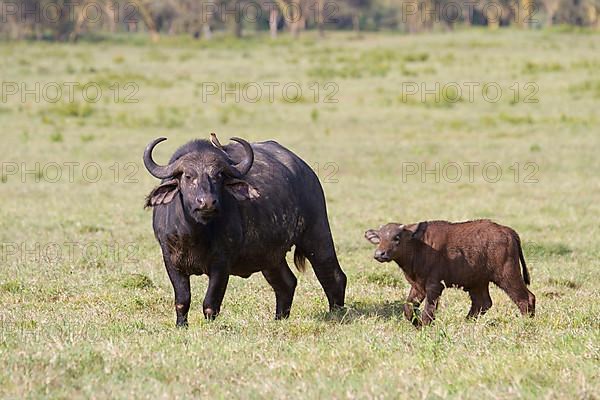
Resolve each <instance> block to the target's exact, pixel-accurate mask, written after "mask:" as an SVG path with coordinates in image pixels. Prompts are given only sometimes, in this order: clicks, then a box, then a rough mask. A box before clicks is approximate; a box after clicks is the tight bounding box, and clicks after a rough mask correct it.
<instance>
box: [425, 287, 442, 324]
mask: <svg viewBox="0 0 600 400" xmlns="http://www.w3.org/2000/svg"><path fill="white" fill-rule="evenodd" d="M443 291H444V286H443V285H442V283H441V282H439V281H438V282H429V283H427V286H426V287H425V293H426V296H425V307H424V308H423V313H422V314H421V321H422V323H423V325H429V324H430V323H431V322H432V321H433V320H434V318H435V317H434V313H435V310H436V309H437V304H438V300H439V298H440V296H441V295H442V292H443Z"/></svg>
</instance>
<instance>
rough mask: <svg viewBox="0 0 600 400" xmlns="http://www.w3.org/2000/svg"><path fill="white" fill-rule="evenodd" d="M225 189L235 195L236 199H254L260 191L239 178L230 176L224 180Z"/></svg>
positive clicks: (258, 195)
mask: <svg viewBox="0 0 600 400" xmlns="http://www.w3.org/2000/svg"><path fill="white" fill-rule="evenodd" d="M225 189H227V191H228V192H229V193H231V194H232V195H233V197H235V199H236V200H239V201H242V200H248V199H250V200H251V199H256V198H258V197H260V193H258V190H256V189H255V188H254V187H253V186H252V185H250V184H249V183H248V182H246V181H244V180H241V179H234V178H230V179H227V180H226V181H225Z"/></svg>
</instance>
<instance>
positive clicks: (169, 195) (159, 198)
mask: <svg viewBox="0 0 600 400" xmlns="http://www.w3.org/2000/svg"><path fill="white" fill-rule="evenodd" d="M177 193H179V181H178V180H177V179H171V180H170V181H166V182H163V183H161V184H160V185H159V186H157V187H155V188H154V189H152V191H151V192H150V194H149V195H148V197H146V204H145V207H144V208H148V207H155V206H159V205H161V204H169V203H170V202H171V201H172V200H173V199H174V198H175V195H176V194H177Z"/></svg>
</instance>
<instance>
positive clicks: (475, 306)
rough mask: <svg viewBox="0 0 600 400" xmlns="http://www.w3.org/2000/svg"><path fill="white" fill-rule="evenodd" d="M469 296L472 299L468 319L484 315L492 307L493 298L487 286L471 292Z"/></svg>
mask: <svg viewBox="0 0 600 400" xmlns="http://www.w3.org/2000/svg"><path fill="white" fill-rule="evenodd" d="M469 296H470V297H471V309H470V310H469V314H467V318H476V317H478V316H480V315H483V314H485V313H486V312H487V310H489V309H490V307H492V298H491V297H490V291H489V287H488V285H487V284H486V285H485V286H481V287H478V288H473V289H471V290H469Z"/></svg>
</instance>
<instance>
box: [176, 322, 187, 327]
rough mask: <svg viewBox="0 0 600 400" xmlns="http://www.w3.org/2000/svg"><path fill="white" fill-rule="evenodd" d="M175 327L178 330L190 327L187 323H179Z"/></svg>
mask: <svg viewBox="0 0 600 400" xmlns="http://www.w3.org/2000/svg"><path fill="white" fill-rule="evenodd" d="M175 326H176V327H177V328H187V327H188V326H189V325H188V322H187V321H177V323H176V324H175Z"/></svg>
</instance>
